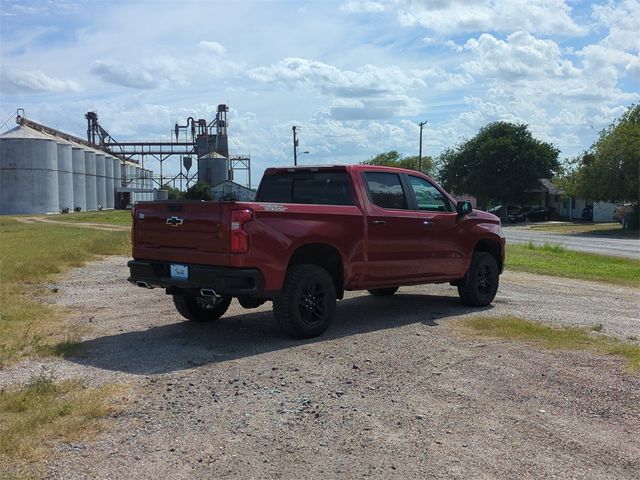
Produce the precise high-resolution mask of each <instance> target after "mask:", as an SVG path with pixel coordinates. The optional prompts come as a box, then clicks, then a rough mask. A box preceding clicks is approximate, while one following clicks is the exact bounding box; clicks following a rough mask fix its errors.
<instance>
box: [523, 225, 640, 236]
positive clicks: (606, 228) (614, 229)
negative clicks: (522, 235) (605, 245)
mask: <svg viewBox="0 0 640 480" xmlns="http://www.w3.org/2000/svg"><path fill="white" fill-rule="evenodd" d="M529 228H530V229H532V230H538V231H544V232H554V233H564V234H568V235H571V234H589V233H592V234H594V235H606V236H608V237H609V236H610V237H621V238H638V236H639V235H640V233H639V232H638V230H624V229H623V228H622V225H620V224H619V223H617V222H612V223H584V222H566V223H543V224H534V225H530V226H529Z"/></svg>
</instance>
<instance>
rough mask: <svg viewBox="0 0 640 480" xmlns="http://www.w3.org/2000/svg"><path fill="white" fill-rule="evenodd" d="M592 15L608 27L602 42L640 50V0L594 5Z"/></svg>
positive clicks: (626, 48) (617, 46)
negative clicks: (607, 32)
mask: <svg viewBox="0 0 640 480" xmlns="http://www.w3.org/2000/svg"><path fill="white" fill-rule="evenodd" d="M593 16H594V17H595V18H596V19H597V20H598V21H599V22H600V23H601V24H602V25H604V26H606V27H607V28H608V29H609V34H608V35H607V37H606V38H604V39H603V41H602V42H603V43H604V44H605V45H607V46H609V47H613V48H618V49H620V50H628V51H635V52H639V51H640V2H639V1H638V0H624V1H622V2H617V3H614V2H612V1H609V2H607V3H606V4H604V5H594V7H593Z"/></svg>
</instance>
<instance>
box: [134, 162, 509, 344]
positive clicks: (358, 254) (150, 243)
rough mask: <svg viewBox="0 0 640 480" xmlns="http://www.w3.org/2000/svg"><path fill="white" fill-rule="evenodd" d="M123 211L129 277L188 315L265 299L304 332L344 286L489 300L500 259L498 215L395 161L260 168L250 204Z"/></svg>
mask: <svg viewBox="0 0 640 480" xmlns="http://www.w3.org/2000/svg"><path fill="white" fill-rule="evenodd" d="M132 217H133V225H132V232H131V233H132V237H131V238H132V245H133V251H132V256H133V260H131V261H129V263H128V267H129V269H130V272H131V276H130V277H129V281H130V282H132V283H134V284H135V285H138V286H140V287H144V288H155V287H159V288H163V289H165V291H166V293H167V294H169V295H172V296H173V302H174V304H175V307H176V309H177V311H178V312H179V313H180V315H182V316H183V317H185V318H186V319H188V320H195V321H213V320H217V319H218V318H220V317H221V316H222V315H224V313H225V312H226V311H227V309H228V308H229V304H230V303H231V300H232V298H237V299H238V301H239V303H240V305H242V306H243V307H244V308H256V307H259V306H260V305H262V304H263V303H265V302H267V301H273V310H274V316H275V319H276V320H277V322H278V325H279V326H280V328H281V329H282V330H283V331H284V332H285V333H286V334H288V335H291V336H295V337H301V338H309V337H315V336H318V335H320V334H322V333H323V332H324V331H325V330H326V329H327V328H328V327H329V324H330V323H331V321H332V319H333V316H334V312H335V309H336V299H341V298H343V297H344V292H345V291H348V290H368V291H369V293H371V295H374V296H389V295H393V294H394V293H395V292H396V291H397V290H398V287H399V286H401V285H421V284H425V283H443V282H446V283H450V284H451V285H453V286H455V287H457V289H458V294H459V296H460V299H461V301H462V303H463V304H465V305H471V306H478V307H480V306H486V305H489V304H490V303H491V302H492V301H493V299H494V297H495V295H496V292H497V289H498V282H499V275H500V274H501V273H502V270H503V264H504V252H505V239H504V235H503V233H502V229H501V228H500V220H499V219H498V218H497V217H495V216H494V215H491V214H489V213H487V212H482V211H479V210H473V209H472V207H471V203H469V202H456V201H455V200H454V199H453V197H451V196H450V195H449V194H448V193H447V192H445V191H444V190H443V189H442V188H441V187H440V186H439V185H437V184H436V183H435V182H434V181H433V180H432V179H431V178H429V177H427V176H426V175H423V174H421V173H418V172H416V171H413V170H404V169H398V168H389V167H374V166H369V165H343V166H326V167H297V168H290V167H286V168H285V167H283V168H268V169H267V170H266V171H265V173H264V176H263V178H262V181H261V183H260V187H259V188H258V193H257V195H256V201H255V202H214V201H188V200H180V201H175V200H166V201H154V202H138V203H137V204H136V206H135V208H134V210H133V211H132Z"/></svg>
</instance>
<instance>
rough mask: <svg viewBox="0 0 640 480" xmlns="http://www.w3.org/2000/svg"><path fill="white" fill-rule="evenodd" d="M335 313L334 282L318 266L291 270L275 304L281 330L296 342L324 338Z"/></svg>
mask: <svg viewBox="0 0 640 480" xmlns="http://www.w3.org/2000/svg"><path fill="white" fill-rule="evenodd" d="M335 310H336V287H335V285H334V283H333V279H332V278H331V275H329V273H328V272H327V271H326V270H325V269H324V268H322V267H319V266H318V265H308V264H301V265H293V266H292V267H291V268H289V271H288V272H287V277H286V278H285V281H284V285H283V287H282V291H281V292H280V295H279V296H278V297H276V298H275V299H274V301H273V313H274V315H275V317H276V320H277V322H278V325H279V327H280V329H281V330H282V331H283V332H284V333H285V334H286V335H288V336H292V337H296V338H313V337H317V336H318V335H321V334H322V333H323V332H324V331H325V330H326V329H327V328H329V325H330V324H331V321H332V320H333V315H334V313H335Z"/></svg>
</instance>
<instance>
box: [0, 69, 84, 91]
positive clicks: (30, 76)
mask: <svg viewBox="0 0 640 480" xmlns="http://www.w3.org/2000/svg"><path fill="white" fill-rule="evenodd" d="M0 85H1V86H2V88H1V89H2V91H3V93H5V94H10V95H23V94H29V93H44V92H56V93H59V92H79V91H80V85H79V84H78V83H77V82H75V81H73V80H60V79H58V78H54V77H50V76H49V75H47V74H45V73H44V72H42V71H41V70H33V71H27V70H15V69H13V68H7V67H3V68H2V69H1V70H0Z"/></svg>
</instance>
